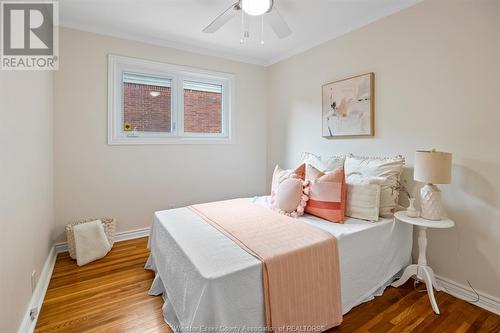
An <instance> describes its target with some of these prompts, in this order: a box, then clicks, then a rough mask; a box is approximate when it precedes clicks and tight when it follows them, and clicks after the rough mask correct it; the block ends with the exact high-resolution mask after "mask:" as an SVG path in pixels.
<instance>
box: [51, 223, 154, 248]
mask: <svg viewBox="0 0 500 333" xmlns="http://www.w3.org/2000/svg"><path fill="white" fill-rule="evenodd" d="M150 230H151V229H150V228H142V229H135V230H129V231H122V232H117V233H116V235H115V242H121V241H125V240H129V239H136V238H141V237H147V236H149V231H150ZM54 247H55V249H56V253H61V252H67V251H68V244H67V243H66V242H61V243H56V244H55V245H54Z"/></svg>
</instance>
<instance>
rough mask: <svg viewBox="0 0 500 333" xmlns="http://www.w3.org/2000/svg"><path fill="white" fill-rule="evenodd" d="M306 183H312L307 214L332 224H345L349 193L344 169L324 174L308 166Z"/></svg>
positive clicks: (340, 168) (339, 168)
mask: <svg viewBox="0 0 500 333" xmlns="http://www.w3.org/2000/svg"><path fill="white" fill-rule="evenodd" d="M306 181H310V190H309V201H308V203H307V206H306V209H305V212H306V213H308V214H311V215H315V216H318V217H321V218H323V219H325V220H328V221H330V222H336V223H344V220H345V205H346V192H347V186H346V183H345V176H344V168H343V167H338V168H337V169H335V170H333V171H330V172H327V173H324V172H322V171H320V170H318V169H316V168H315V167H313V166H312V165H309V164H308V165H307V166H306Z"/></svg>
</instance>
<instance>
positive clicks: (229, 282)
mask: <svg viewBox="0 0 500 333" xmlns="http://www.w3.org/2000/svg"><path fill="white" fill-rule="evenodd" d="M248 200H251V201H252V202H254V203H256V204H260V205H263V206H269V197H268V196H264V197H255V198H251V199H248ZM235 218H237V217H235ZM298 221H299V222H301V223H308V224H310V225H313V226H316V227H318V228H321V229H323V230H325V231H327V232H329V233H331V234H332V235H334V236H335V237H336V238H337V240H338V246H339V260H340V275H341V297H342V312H343V313H344V314H345V313H347V312H348V311H349V310H350V309H352V308H353V307H355V306H356V305H359V304H361V303H363V302H365V301H368V300H371V299H373V297H374V296H376V295H380V294H381V293H382V292H383V290H384V289H385V288H386V287H387V286H388V285H389V284H390V283H391V282H392V281H393V280H394V279H395V278H396V277H397V275H398V274H399V273H400V271H401V270H402V269H403V268H404V267H406V265H408V264H409V263H410V259H411V246H412V227H411V226H410V225H408V224H406V223H398V222H397V221H394V219H381V220H379V221H378V222H368V221H363V220H358V219H352V218H350V219H347V220H346V221H345V223H344V224H337V223H331V222H328V221H325V220H323V219H320V218H317V217H314V216H311V215H304V216H302V217H300V218H298ZM149 247H150V250H151V256H150V258H149V260H148V263H147V264H146V268H148V269H152V270H154V271H155V272H156V275H155V279H154V281H153V284H152V286H151V289H150V294H152V295H160V294H162V295H163V299H164V301H165V303H164V306H163V314H164V318H165V321H166V322H167V323H168V324H169V325H170V326H171V328H172V329H173V330H174V331H175V332H187V331H207V330H210V331H213V330H217V331H221V330H231V328H233V330H234V328H238V329H237V330H238V331H240V332H241V331H255V330H256V328H258V327H264V326H265V318H264V299H263V287H262V263H261V262H260V261H259V260H258V259H256V258H255V257H253V256H252V255H250V254H249V253H248V252H246V251H245V250H243V249H241V248H240V247H239V246H238V245H237V244H236V243H234V242H233V241H232V240H231V239H229V238H228V237H227V236H225V235H224V234H223V233H221V232H220V231H218V230H217V229H215V228H214V227H212V226H211V225H210V224H208V223H206V222H205V221H204V220H203V219H202V218H201V217H200V216H198V215H197V214H196V213H194V212H193V211H192V210H190V209H189V208H186V207H184V208H177V209H170V210H164V211H158V212H156V213H155V214H154V220H153V225H152V228H151V235H150V238H149Z"/></svg>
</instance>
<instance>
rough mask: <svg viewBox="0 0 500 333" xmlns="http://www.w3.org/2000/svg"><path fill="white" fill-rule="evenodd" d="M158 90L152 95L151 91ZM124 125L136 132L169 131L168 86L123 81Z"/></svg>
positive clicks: (169, 96)
mask: <svg viewBox="0 0 500 333" xmlns="http://www.w3.org/2000/svg"><path fill="white" fill-rule="evenodd" d="M152 91H156V92H159V93H160V95H159V96H156V97H153V96H151V94H150V93H151V92H152ZM123 97H124V98H123V99H124V101H123V105H124V110H123V111H124V117H123V118H124V119H123V122H124V125H125V124H129V125H130V126H131V128H132V130H134V129H135V130H136V131H138V132H170V129H171V116H172V113H171V91H170V88H168V87H161V86H150V85H145V84H137V83H129V82H124V83H123Z"/></svg>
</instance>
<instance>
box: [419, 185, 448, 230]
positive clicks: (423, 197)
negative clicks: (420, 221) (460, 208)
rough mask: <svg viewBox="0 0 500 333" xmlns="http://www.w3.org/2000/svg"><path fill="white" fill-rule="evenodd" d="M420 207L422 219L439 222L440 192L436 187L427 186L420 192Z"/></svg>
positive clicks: (440, 213) (440, 215)
mask: <svg viewBox="0 0 500 333" xmlns="http://www.w3.org/2000/svg"><path fill="white" fill-rule="evenodd" d="M420 205H421V207H422V217H423V218H424V219H427V220H434V221H439V220H441V217H442V216H443V208H442V206H441V191H440V190H439V189H438V188H437V186H436V185H433V184H427V185H425V186H424V187H422V189H421V190H420Z"/></svg>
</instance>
